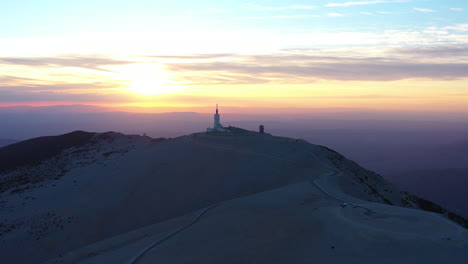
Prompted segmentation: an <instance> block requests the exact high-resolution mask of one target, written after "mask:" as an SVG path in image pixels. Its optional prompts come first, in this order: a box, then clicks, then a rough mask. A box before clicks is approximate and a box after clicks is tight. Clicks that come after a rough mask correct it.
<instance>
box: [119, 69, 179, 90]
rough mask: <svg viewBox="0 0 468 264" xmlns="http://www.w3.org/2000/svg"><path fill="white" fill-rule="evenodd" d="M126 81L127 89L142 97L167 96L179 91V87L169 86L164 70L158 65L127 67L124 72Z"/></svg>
mask: <svg viewBox="0 0 468 264" xmlns="http://www.w3.org/2000/svg"><path fill="white" fill-rule="evenodd" d="M124 75H125V79H126V80H128V84H129V87H128V89H129V90H130V91H131V92H134V93H138V94H142V95H158V94H168V93H175V92H179V91H181V89H180V87H178V86H177V85H175V84H171V83H170V80H168V75H167V73H166V72H165V71H164V68H163V67H162V66H159V65H155V64H150V63H145V64H135V65H131V66H129V67H128V68H127V69H125V70H124Z"/></svg>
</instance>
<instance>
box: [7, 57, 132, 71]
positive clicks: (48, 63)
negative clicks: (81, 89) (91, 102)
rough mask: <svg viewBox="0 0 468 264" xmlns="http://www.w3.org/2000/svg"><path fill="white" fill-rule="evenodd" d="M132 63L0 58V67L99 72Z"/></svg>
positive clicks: (51, 58) (94, 59)
mask: <svg viewBox="0 0 468 264" xmlns="http://www.w3.org/2000/svg"><path fill="white" fill-rule="evenodd" d="M131 63H134V62H130V61H122V60H116V59H109V58H102V57H87V56H67V57H48V58H47V57H43V58H21V57H0V65H1V64H3V65H5V64H9V65H22V66H34V67H42V66H43V67H75V68H85V69H92V70H99V71H108V70H106V69H104V68H102V67H104V66H108V65H125V64H131Z"/></svg>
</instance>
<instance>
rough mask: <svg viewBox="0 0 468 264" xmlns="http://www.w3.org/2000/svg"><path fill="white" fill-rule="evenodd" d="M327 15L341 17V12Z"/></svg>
mask: <svg viewBox="0 0 468 264" xmlns="http://www.w3.org/2000/svg"><path fill="white" fill-rule="evenodd" d="M327 16H328V17H342V16H343V14H340V13H328V14H327Z"/></svg>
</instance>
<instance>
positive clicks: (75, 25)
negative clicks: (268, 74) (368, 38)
mask: <svg viewBox="0 0 468 264" xmlns="http://www.w3.org/2000/svg"><path fill="white" fill-rule="evenodd" d="M0 10H1V11H0V12H1V13H2V14H1V18H0V21H1V22H2V23H1V24H0V38H10V37H30V36H50V35H66V34H74V33H91V32H129V31H131V32H135V31H136V32H151V31H153V30H174V31H177V30H186V29H187V28H193V29H204V30H210V29H224V30H251V29H259V30H272V31H278V32H284V31H287V32H295V31H304V30H305V31H314V32H317V31H318V32H340V31H354V32H378V31H383V30H400V29H402V28H410V29H422V28H427V27H448V26H453V25H456V24H464V23H468V19H467V17H468V15H467V12H468V1H465V0H462V1H461V0H444V1H441V0H406V1H405V0H402V1H398V0H345V1H343V0H335V1H323V0H308V1H307V0H294V1H284V0H255V1H250V2H248V1H246V2H241V1H216V0H199V1H190V0H172V1H150V0H133V1H123V0H112V1H111V0H81V1H64V0H42V1H36V0H15V1H6V0H2V1H1V2H0Z"/></svg>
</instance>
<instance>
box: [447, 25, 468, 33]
mask: <svg viewBox="0 0 468 264" xmlns="http://www.w3.org/2000/svg"><path fill="white" fill-rule="evenodd" d="M441 29H443V30H455V31H461V32H465V31H468V24H457V25H454V26H447V27H442V28H441Z"/></svg>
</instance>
